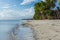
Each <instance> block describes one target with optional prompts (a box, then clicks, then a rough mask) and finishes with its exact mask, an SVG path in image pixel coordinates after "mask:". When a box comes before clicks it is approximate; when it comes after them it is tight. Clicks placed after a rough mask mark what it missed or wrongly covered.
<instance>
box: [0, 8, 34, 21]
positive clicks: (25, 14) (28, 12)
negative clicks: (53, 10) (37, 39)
mask: <svg viewBox="0 0 60 40" xmlns="http://www.w3.org/2000/svg"><path fill="white" fill-rule="evenodd" d="M33 15H34V9H33V7H31V8H28V9H24V10H22V11H16V10H12V9H4V10H3V11H2V12H0V20H19V19H27V18H32V17H33Z"/></svg>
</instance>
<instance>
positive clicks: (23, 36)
mask: <svg viewBox="0 0 60 40" xmlns="http://www.w3.org/2000/svg"><path fill="white" fill-rule="evenodd" d="M26 21H27V20H0V40H9V37H10V36H8V35H9V32H11V31H12V29H13V28H15V27H16V25H17V24H22V23H23V22H26ZM32 32H33V31H32V30H31V29H30V28H28V27H22V25H21V26H20V27H19V31H18V35H17V36H18V37H19V38H20V40H34V38H33V33H32Z"/></svg>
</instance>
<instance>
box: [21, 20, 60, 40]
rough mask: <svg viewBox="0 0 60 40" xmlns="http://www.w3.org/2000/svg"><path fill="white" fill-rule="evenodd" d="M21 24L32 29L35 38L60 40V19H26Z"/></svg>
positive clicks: (39, 39)
mask: <svg viewBox="0 0 60 40" xmlns="http://www.w3.org/2000/svg"><path fill="white" fill-rule="evenodd" d="M22 25H24V26H26V27H29V28H31V29H32V30H33V33H34V38H35V40H60V20H28V21H27V22H25V23H23V24H22Z"/></svg>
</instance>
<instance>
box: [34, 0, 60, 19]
mask: <svg viewBox="0 0 60 40" xmlns="http://www.w3.org/2000/svg"><path fill="white" fill-rule="evenodd" d="M56 2H57V0H46V1H45V2H43V1H41V2H38V3H36V4H35V6H34V9H35V14H34V17H33V18H34V19H36V20H38V19H57V18H58V17H59V16H58V15H59V13H60V12H59V11H60V8H59V7H56V4H55V3H56ZM55 8H57V9H55ZM52 9H53V10H52ZM54 9H55V10H54ZM58 19H59V18H58Z"/></svg>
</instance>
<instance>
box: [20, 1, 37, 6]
mask: <svg viewBox="0 0 60 40" xmlns="http://www.w3.org/2000/svg"><path fill="white" fill-rule="evenodd" d="M35 1H36V0H23V2H22V3H20V5H25V4H28V3H31V2H35Z"/></svg>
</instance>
